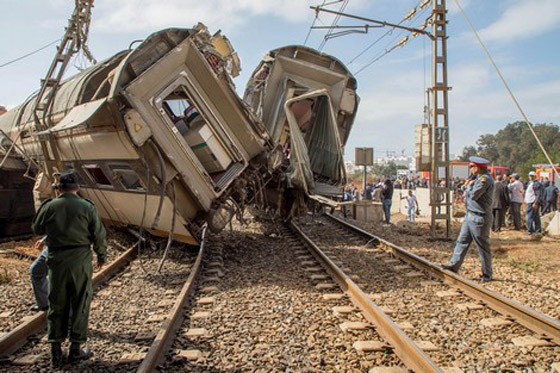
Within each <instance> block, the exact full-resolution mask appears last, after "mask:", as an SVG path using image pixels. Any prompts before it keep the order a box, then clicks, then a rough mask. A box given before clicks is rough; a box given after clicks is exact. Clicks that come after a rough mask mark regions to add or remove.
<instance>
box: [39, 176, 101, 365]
mask: <svg viewBox="0 0 560 373" xmlns="http://www.w3.org/2000/svg"><path fill="white" fill-rule="evenodd" d="M58 190H59V192H60V195H59V197H58V198H56V199H52V200H47V201H45V202H44V203H43V204H42V205H41V207H40V208H39V210H38V211H37V214H36V215H35V218H34V219H33V225H32V228H33V231H34V232H35V234H38V235H43V234H46V235H47V238H46V244H47V246H48V248H49V252H48V257H47V265H48V267H49V283H50V285H51V286H50V292H49V313H48V341H49V343H51V350H52V363H53V366H60V365H61V364H62V349H61V343H62V342H64V341H65V340H66V338H67V337H68V332H69V331H70V341H71V342H72V344H71V346H70V353H69V355H68V361H69V362H74V361H77V360H84V359H88V358H89V357H90V355H91V352H90V351H89V349H87V348H86V349H82V348H81V347H80V345H81V344H83V343H85V342H86V339H87V325H88V316H89V306H90V302H91V297H92V292H93V289H92V283H91V277H92V272H93V269H92V257H91V256H92V254H91V247H90V246H91V245H92V244H93V250H94V251H95V253H96V254H97V268H98V269H100V268H101V267H102V266H103V264H104V263H105V261H106V242H105V228H104V227H103V224H102V223H101V219H100V218H99V214H98V213H97V210H96V208H95V206H94V205H93V203H92V202H90V201H88V200H86V199H82V198H81V197H79V196H78V194H77V193H78V191H79V190H80V187H79V185H78V175H77V174H76V173H75V172H74V171H67V172H63V173H62V174H61V175H60V178H59V183H58ZM70 313H71V317H70ZM69 321H70V325H68V322H69ZM69 326H70V328H69Z"/></svg>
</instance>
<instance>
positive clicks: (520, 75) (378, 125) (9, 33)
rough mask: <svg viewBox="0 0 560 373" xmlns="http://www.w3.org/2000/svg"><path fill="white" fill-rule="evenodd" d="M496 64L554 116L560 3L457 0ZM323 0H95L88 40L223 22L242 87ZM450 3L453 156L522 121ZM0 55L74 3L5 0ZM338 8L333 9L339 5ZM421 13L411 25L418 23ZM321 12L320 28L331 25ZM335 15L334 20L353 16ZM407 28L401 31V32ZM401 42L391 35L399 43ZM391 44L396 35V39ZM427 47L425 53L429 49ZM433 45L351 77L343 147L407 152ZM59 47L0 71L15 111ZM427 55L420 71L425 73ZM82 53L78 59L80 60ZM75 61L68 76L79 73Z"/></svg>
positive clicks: (315, 42) (338, 47) (535, 110)
mask: <svg viewBox="0 0 560 373" xmlns="http://www.w3.org/2000/svg"><path fill="white" fill-rule="evenodd" d="M418 2H419V0H349V4H348V7H347V8H346V12H348V13H353V14H360V15H363V16H365V17H369V18H375V19H380V20H385V21H388V22H395V23H398V22H399V21H400V20H401V19H402V18H403V16H404V15H405V14H406V13H407V12H408V11H409V10H410V9H411V8H412V7H414V6H416V5H417V4H418ZM460 2H461V4H462V5H463V6H464V7H465V9H466V11H467V13H468V14H469V15H470V17H471V18H472V20H473V22H474V24H475V26H476V27H477V29H478V30H479V31H480V33H481V36H482V38H483V39H484V41H485V42H487V45H488V47H489V49H490V51H491V52H492V53H493V55H494V57H495V59H496V61H497V62H498V65H499V66H500V67H501V68H502V70H503V73H504V75H505V77H506V79H507V80H508V82H509V84H510V85H511V87H512V89H513V90H514V92H515V93H516V94H517V95H518V98H519V100H520V102H521V105H522V106H523V108H524V109H525V111H526V113H527V115H528V116H529V119H530V120H531V121H533V122H535V123H538V122H547V123H550V122H552V123H555V124H560V109H559V108H560V69H559V68H558V60H559V57H560V43H559V42H558V40H559V39H560V0H540V1H535V0H492V1H488V0H485V1H481V0H479V1H471V0H460ZM320 3H322V0H314V1H309V0H308V1H305V0H205V1H200V0H159V1H155V0H119V1H109V0H96V2H95V8H94V10H93V20H92V25H91V31H90V49H91V50H92V52H93V54H94V56H95V57H96V58H97V59H98V60H100V59H103V58H106V57H108V56H110V55H112V54H114V53H116V52H118V51H120V50H122V49H126V48H127V47H128V45H129V44H130V42H131V41H133V40H136V39H143V38H145V37H146V36H147V35H148V34H150V33H151V32H153V31H156V30H159V29H162V28H165V27H171V26H176V27H190V26H192V25H194V24H195V23H197V22H198V21H201V22H203V23H205V24H206V25H207V26H208V27H209V29H210V32H214V31H217V30H218V29H221V30H222V31H223V32H224V34H226V35H227V36H228V37H229V38H230V40H231V41H232V44H233V45H234V47H235V48H236V50H237V51H238V53H239V55H240V57H241V60H242V67H243V72H242V75H241V76H240V77H239V78H237V79H236V81H235V82H236V84H237V87H238V91H239V92H240V93H242V92H243V89H244V87H245V83H246V81H247V79H248V77H249V76H250V74H251V72H252V71H253V69H254V68H255V66H256V65H257V63H258V62H259V61H260V59H261V57H262V56H263V55H264V54H265V53H266V52H267V51H268V50H270V49H274V48H277V47H279V46H282V45H287V44H302V43H303V42H304V39H305V36H306V35H307V32H308V30H309V26H310V25H311V23H312V21H313V19H314V17H315V14H314V12H313V11H311V10H310V9H309V8H308V7H309V6H310V5H317V4H320ZM448 3H449V19H450V23H449V35H450V38H449V40H448V43H449V44H448V48H449V50H448V56H449V79H450V85H451V86H452V87H453V90H452V91H451V92H450V131H451V143H450V145H451V152H452V153H460V152H461V151H462V149H463V147H464V146H466V145H471V144H473V143H474V142H475V141H476V139H477V138H478V137H479V136H480V135H481V134H484V133H493V132H496V131H497V130H499V129H500V128H502V127H504V126H505V125H506V124H507V123H509V122H513V121H516V120H519V119H520V116H519V114H518V112H517V110H516V109H515V107H514V105H513V104H512V102H511V101H510V99H509V97H508V96H507V94H506V92H505V90H504V88H503V87H502V86H501V85H500V82H499V80H498V78H497V76H496V74H495V73H494V72H493V70H492V69H491V66H490V64H489V63H488V61H487V60H486V57H485V55H484V54H483V52H482V50H481V48H480V47H479V45H478V44H477V43H476V42H475V39H474V36H473V35H472V33H471V32H470V30H469V29H468V26H467V24H466V22H465V20H464V19H463V18H462V16H461V15H460V14H459V13H458V10H457V8H456V7H455V4H454V0H448ZM0 6H1V8H2V9H3V12H2V13H3V17H2V18H3V19H2V22H1V23H0V44H1V46H2V47H1V48H0V51H1V52H0V64H3V63H5V62H7V61H9V60H12V59H14V58H17V57H19V56H21V55H24V54H26V53H28V52H30V51H33V50H35V49H37V48H39V47H41V46H44V45H46V44H47V43H49V42H51V41H53V40H56V39H57V38H59V37H60V36H61V35H62V33H63V28H64V26H65V25H66V20H67V18H68V17H69V15H70V14H71V12H72V9H73V6H74V1H70V0H42V1H38V0H27V1H19V0H0ZM339 7H340V5H334V6H332V8H333V9H338V8H339ZM427 15H428V13H427V12H426V13H424V14H422V16H421V17H419V18H417V19H416V20H415V22H414V23H413V24H412V25H413V26H418V25H419V24H421V23H422V22H423V21H424V19H425V18H426V16H427ZM331 22H332V17H329V16H327V15H320V16H319V20H318V22H317V23H316V24H317V25H330V24H331ZM356 24H360V22H357V21H350V20H346V19H341V20H340V21H339V25H356ZM384 32H385V30H383V29H378V30H370V33H369V34H366V35H364V34H353V35H348V36H344V37H340V38H335V39H331V40H329V41H328V42H327V43H326V45H325V47H324V51H325V52H327V53H329V54H332V55H335V56H336V57H338V58H340V59H341V60H342V61H343V62H345V63H348V62H350V61H351V60H352V59H353V58H354V57H355V56H356V55H357V54H358V53H360V52H361V51H362V50H363V49H364V48H366V47H367V46H368V45H370V44H371V43H372V42H373V41H374V40H375V39H377V38H378V37H379V36H380V35H381V34H382V33H384ZM399 33H400V32H398V31H395V32H394V33H393V34H392V35H390V36H388V37H386V38H384V39H382V40H381V41H380V42H379V43H378V44H376V45H375V46H374V47H372V48H371V49H370V50H369V51H368V52H366V53H364V54H363V55H362V56H361V57H360V58H358V59H356V60H355V61H354V62H353V63H352V64H350V65H349V67H350V69H351V70H352V71H354V72H355V71H357V70H359V69H360V68H361V67H363V66H364V65H365V64H367V62H368V61H370V60H372V59H373V58H374V57H375V56H376V55H378V54H379V53H380V52H382V51H383V50H384V48H386V47H390V46H392V45H393V44H394V43H395V42H396V40H398V35H399ZM324 34H325V31H322V30H321V31H319V30H317V31H312V33H311V36H310V38H309V41H308V43H307V45H308V46H311V47H315V48H317V47H318V46H319V45H320V44H321V41H322V38H323V35H324ZM401 36H402V35H401ZM394 39H396V40H394ZM392 40H393V42H392V43H391V41H392ZM424 50H425V52H424ZM430 52H431V49H430V42H429V40H428V39H424V38H422V37H418V38H415V39H412V41H411V42H409V43H408V44H407V45H406V46H405V47H404V48H402V49H397V50H395V51H394V52H392V53H390V54H388V55H387V56H385V57H383V58H382V59H380V60H379V61H377V62H376V63H374V64H372V65H371V66H369V67H368V68H366V69H365V70H363V71H362V72H360V73H359V74H358V75H357V79H358V94H359V95H360V96H361V106H360V109H359V112H358V116H357V118H356V123H355V126H354V130H353V133H352V135H351V136H350V139H349V142H348V145H347V151H346V154H347V156H348V158H350V159H351V158H353V148H354V147H356V146H372V147H374V148H375V149H376V157H377V156H382V155H383V154H384V152H385V151H386V150H392V151H397V152H399V153H400V152H401V151H403V150H404V151H405V153H406V154H409V155H412V154H413V152H414V125H416V124H418V123H421V122H422V121H423V106H424V84H425V83H424V82H425V81H426V84H427V85H429V84H430V79H431V78H430V61H431V60H430V56H431V54H430ZM54 53H55V49H54V46H52V47H50V48H47V49H45V50H43V51H41V52H39V53H38V54H35V55H33V56H31V57H29V58H27V59H25V60H22V61H20V62H17V63H14V64H12V65H9V66H6V67H3V68H0V105H4V106H7V107H8V108H12V107H14V106H15V105H17V104H19V103H20V102H21V101H23V100H24V99H25V98H26V97H27V96H28V95H29V94H30V93H31V92H32V91H34V90H36V89H37V88H38V85H39V80H40V79H41V78H42V77H43V75H44V74H45V72H46V70H47V68H48V66H49V64H50V61H51V58H52V56H53V54H54ZM424 58H425V59H426V62H427V67H426V69H427V74H424V64H423V61H424ZM83 63H84V61H82V60H80V61H76V62H75V64H76V65H78V66H80V65H83ZM75 72H76V69H75V68H73V69H72V70H71V72H70V73H75Z"/></svg>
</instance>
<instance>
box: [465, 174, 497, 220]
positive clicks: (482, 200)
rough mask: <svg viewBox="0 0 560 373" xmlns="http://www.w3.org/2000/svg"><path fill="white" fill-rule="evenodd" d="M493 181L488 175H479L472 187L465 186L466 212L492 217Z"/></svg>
mask: <svg viewBox="0 0 560 373" xmlns="http://www.w3.org/2000/svg"><path fill="white" fill-rule="evenodd" d="M493 191H494V179H492V176H490V175H489V174H487V173H486V174H484V175H480V176H478V177H477V178H476V181H475V182H474V185H472V186H471V185H469V186H467V198H466V204H467V211H470V212H474V213H475V214H479V215H485V216H487V217H488V216H492V201H493V200H492V194H493Z"/></svg>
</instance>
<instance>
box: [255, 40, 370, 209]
mask: <svg viewBox="0 0 560 373" xmlns="http://www.w3.org/2000/svg"><path fill="white" fill-rule="evenodd" d="M356 89H357V83H356V79H355V78H354V77H353V75H352V74H351V73H350V71H349V70H348V69H347V68H346V67H345V66H344V64H342V62H340V61H339V60H338V59H336V58H335V57H332V56H329V55H327V54H323V53H321V52H318V51H316V50H314V49H311V48H308V47H303V46H287V47H283V48H279V49H275V50H273V51H271V52H269V53H268V54H267V55H266V56H265V57H264V59H263V60H262V61H261V63H260V64H259V66H258V67H257V68H256V69H255V71H254V72H253V74H252V76H251V78H250V80H249V82H248V84H247V87H246V90H245V95H244V99H245V101H246V102H247V103H248V104H249V105H250V106H251V107H252V108H253V110H254V111H255V113H256V114H257V115H258V116H259V118H261V119H262V121H263V122H264V123H265V125H266V128H267V130H268V132H269V134H270V136H271V137H272V139H273V140H274V141H275V142H277V143H278V144H280V145H281V146H282V148H283V151H284V155H285V157H286V159H288V160H289V165H288V166H287V173H286V179H285V184H286V188H288V189H289V188H296V189H299V190H303V191H304V192H305V194H306V195H307V196H310V197H312V198H315V199H317V200H319V201H322V202H326V200H325V197H326V198H328V199H332V198H335V197H341V196H342V188H343V186H344V184H345V183H346V173H345V167H344V158H343V155H344V146H345V144H346V142H347V140H348V136H349V134H350V130H351V128H352V124H353V123H354V118H355V116H356V112H357V108H358V103H359V97H358V96H357V94H356Z"/></svg>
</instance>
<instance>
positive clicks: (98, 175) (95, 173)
mask: <svg viewBox="0 0 560 373" xmlns="http://www.w3.org/2000/svg"><path fill="white" fill-rule="evenodd" d="M83 169H84V170H85V171H86V172H87V173H88V175H89V176H90V177H91V178H92V180H93V181H94V182H95V183H96V184H97V185H101V186H113V184H111V181H110V180H109V178H108V177H107V175H105V172H103V170H102V169H101V168H100V167H99V166H98V165H85V166H83Z"/></svg>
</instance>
